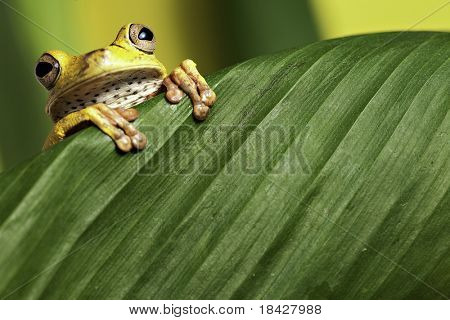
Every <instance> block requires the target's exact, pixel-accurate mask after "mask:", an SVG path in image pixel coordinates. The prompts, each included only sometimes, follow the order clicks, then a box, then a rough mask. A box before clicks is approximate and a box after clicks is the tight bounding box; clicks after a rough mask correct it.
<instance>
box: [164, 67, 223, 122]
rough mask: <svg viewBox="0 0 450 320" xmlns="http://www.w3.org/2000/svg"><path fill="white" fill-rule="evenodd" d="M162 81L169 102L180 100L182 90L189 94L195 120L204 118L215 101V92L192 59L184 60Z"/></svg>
mask: <svg viewBox="0 0 450 320" xmlns="http://www.w3.org/2000/svg"><path fill="white" fill-rule="evenodd" d="M163 83H164V85H165V86H166V88H167V92H166V98H167V100H169V101H170V102H171V103H178V102H180V100H181V98H183V96H184V93H183V91H184V92H186V93H187V94H188V95H189V97H190V99H191V101H192V103H193V105H194V107H193V114H194V117H195V118H196V119H197V120H205V119H206V117H207V116H208V113H209V108H210V107H211V106H212V105H213V104H214V102H215V101H216V94H215V93H214V91H213V90H212V89H211V88H210V87H209V86H208V83H207V82H206V80H205V78H203V77H202V75H201V74H200V73H199V72H198V70H197V67H196V64H195V63H194V62H193V61H192V60H184V61H183V62H182V63H181V65H180V66H179V67H177V68H175V70H173V71H172V73H171V74H170V75H169V76H168V77H166V78H165V79H164V82H163Z"/></svg>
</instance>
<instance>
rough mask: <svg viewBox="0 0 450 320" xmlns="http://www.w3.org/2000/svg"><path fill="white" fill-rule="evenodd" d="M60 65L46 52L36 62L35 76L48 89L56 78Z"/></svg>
mask: <svg viewBox="0 0 450 320" xmlns="http://www.w3.org/2000/svg"><path fill="white" fill-rule="evenodd" d="M60 70H61V67H60V66H59V62H58V60H56V59H55V58H54V57H53V56H51V55H50V54H48V53H44V54H43V55H42V56H41V57H40V58H39V60H38V62H37V64H36V69H35V73H36V78H37V79H38V80H39V82H40V83H41V84H42V85H43V86H44V87H45V88H47V89H48V90H50V89H51V88H52V87H53V86H54V85H55V82H56V79H58V75H59V72H60Z"/></svg>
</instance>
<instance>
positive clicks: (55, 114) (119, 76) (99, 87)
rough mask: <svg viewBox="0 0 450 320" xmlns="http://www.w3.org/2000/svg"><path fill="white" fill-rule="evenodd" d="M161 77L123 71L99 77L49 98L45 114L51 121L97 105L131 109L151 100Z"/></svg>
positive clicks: (151, 71) (150, 72)
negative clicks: (102, 104)
mask: <svg viewBox="0 0 450 320" xmlns="http://www.w3.org/2000/svg"><path fill="white" fill-rule="evenodd" d="M162 77H163V75H162V74H161V73H160V72H159V71H158V70H155V69H138V70H122V71H116V72H114V73H109V74H108V75H99V76H96V77H93V78H91V79H87V80H85V81H82V82H81V83H79V84H77V85H75V86H73V87H71V88H69V89H67V90H66V91H64V92H63V93H62V94H59V95H58V96H57V97H54V98H50V100H49V102H48V103H47V110H46V112H47V113H48V114H49V115H50V116H51V118H52V119H53V121H55V122H57V121H58V120H60V119H62V118H64V117H65V116H66V115H68V114H69V113H72V112H75V111H78V110H81V109H84V108H86V107H88V106H90V105H93V104H96V103H104V104H106V105H107V106H108V107H110V108H131V107H133V106H135V105H137V104H140V103H142V102H144V101H145V100H147V99H149V98H150V97H152V96H154V95H155V94H156V93H157V92H158V91H159V89H160V88H161V85H162V81H163V79H162Z"/></svg>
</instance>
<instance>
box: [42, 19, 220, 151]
mask: <svg viewBox="0 0 450 320" xmlns="http://www.w3.org/2000/svg"><path fill="white" fill-rule="evenodd" d="M154 49H155V39H154V36H153V33H152V32H151V31H150V29H149V28H148V27H146V26H144V25H141V24H128V25H126V26H124V27H122V28H121V29H120V31H119V33H118V34H117V37H116V39H115V40H114V42H113V43H112V44H111V45H109V46H107V47H105V48H102V49H98V50H94V51H91V52H88V53H86V54H82V55H78V56H73V55H70V54H67V53H65V52H63V51H60V50H52V51H47V52H46V53H44V54H43V55H42V56H41V58H40V59H39V61H38V64H37V66H36V76H37V78H38V80H39V81H40V82H41V84H42V85H44V87H46V88H47V89H48V90H49V97H48V101H47V105H46V112H47V113H48V114H49V116H50V117H51V118H52V119H53V121H54V122H55V126H54V129H53V130H52V132H51V133H50V135H49V137H48V139H47V141H46V143H45V145H44V148H48V147H50V146H51V145H53V144H55V143H57V142H59V141H60V140H62V139H63V138H64V137H66V136H67V135H69V134H70V133H71V132H73V131H75V129H76V128H77V127H78V126H79V125H80V124H82V123H85V122H92V123H94V124H95V125H96V126H98V127H99V128H100V129H101V130H102V131H103V132H105V133H106V134H107V135H109V136H110V137H111V138H112V139H113V140H114V141H115V142H116V144H117V146H118V147H119V149H121V150H123V151H129V150H131V149H132V147H135V148H137V149H142V148H143V147H145V144H146V142H147V140H146V138H145V136H144V135H143V134H142V133H140V132H139V131H138V130H136V129H135V128H134V127H133V125H131V124H130V123H129V121H132V120H134V119H136V117H137V115H138V113H137V111H136V110H134V109H130V108H131V107H133V106H135V105H137V104H139V103H141V102H143V101H144V100H146V99H149V98H151V97H152V96H154V95H155V94H157V93H158V92H159V91H160V89H161V88H162V86H165V87H166V88H167V92H166V97H167V99H168V100H169V101H170V102H172V103H178V102H179V101H180V100H181V98H182V97H183V95H184V94H183V92H186V93H187V94H188V95H189V97H190V98H191V100H192V102H193V107H194V116H195V117H196V118H197V119H199V120H203V119H205V118H206V116H207V114H208V112H209V108H210V107H211V106H212V104H213V103H214V101H215V94H214V92H213V91H212V90H211V89H210V88H209V86H208V85H207V83H206V81H205V79H204V78H203V77H202V76H201V75H200V74H199V73H198V71H197V69H196V65H195V63H194V62H192V61H191V60H185V61H183V62H182V63H181V65H180V66H179V67H177V68H176V69H175V70H174V71H173V72H172V73H171V74H170V75H167V72H166V69H165V67H164V65H163V64H162V63H161V62H160V61H159V60H158V59H157V58H156V56H155V55H154Z"/></svg>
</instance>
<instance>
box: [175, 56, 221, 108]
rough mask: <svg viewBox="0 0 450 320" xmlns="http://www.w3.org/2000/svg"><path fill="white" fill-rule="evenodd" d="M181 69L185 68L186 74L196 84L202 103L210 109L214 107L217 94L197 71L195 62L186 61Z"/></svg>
mask: <svg viewBox="0 0 450 320" xmlns="http://www.w3.org/2000/svg"><path fill="white" fill-rule="evenodd" d="M181 68H183V70H184V71H185V72H186V74H187V75H188V76H189V77H190V78H191V79H192V80H193V81H194V83H195V84H196V86H197V89H198V92H199V94H200V97H201V99H202V102H203V103H204V104H205V105H207V106H208V107H210V106H212V105H213V104H214V102H216V94H215V92H214V91H213V90H212V89H211V88H210V87H209V85H208V83H207V82H206V80H205V78H203V76H202V75H201V74H200V72H199V71H198V70H197V65H196V64H195V62H194V61H192V60H190V59H186V60H184V61H183V62H182V63H181Z"/></svg>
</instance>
